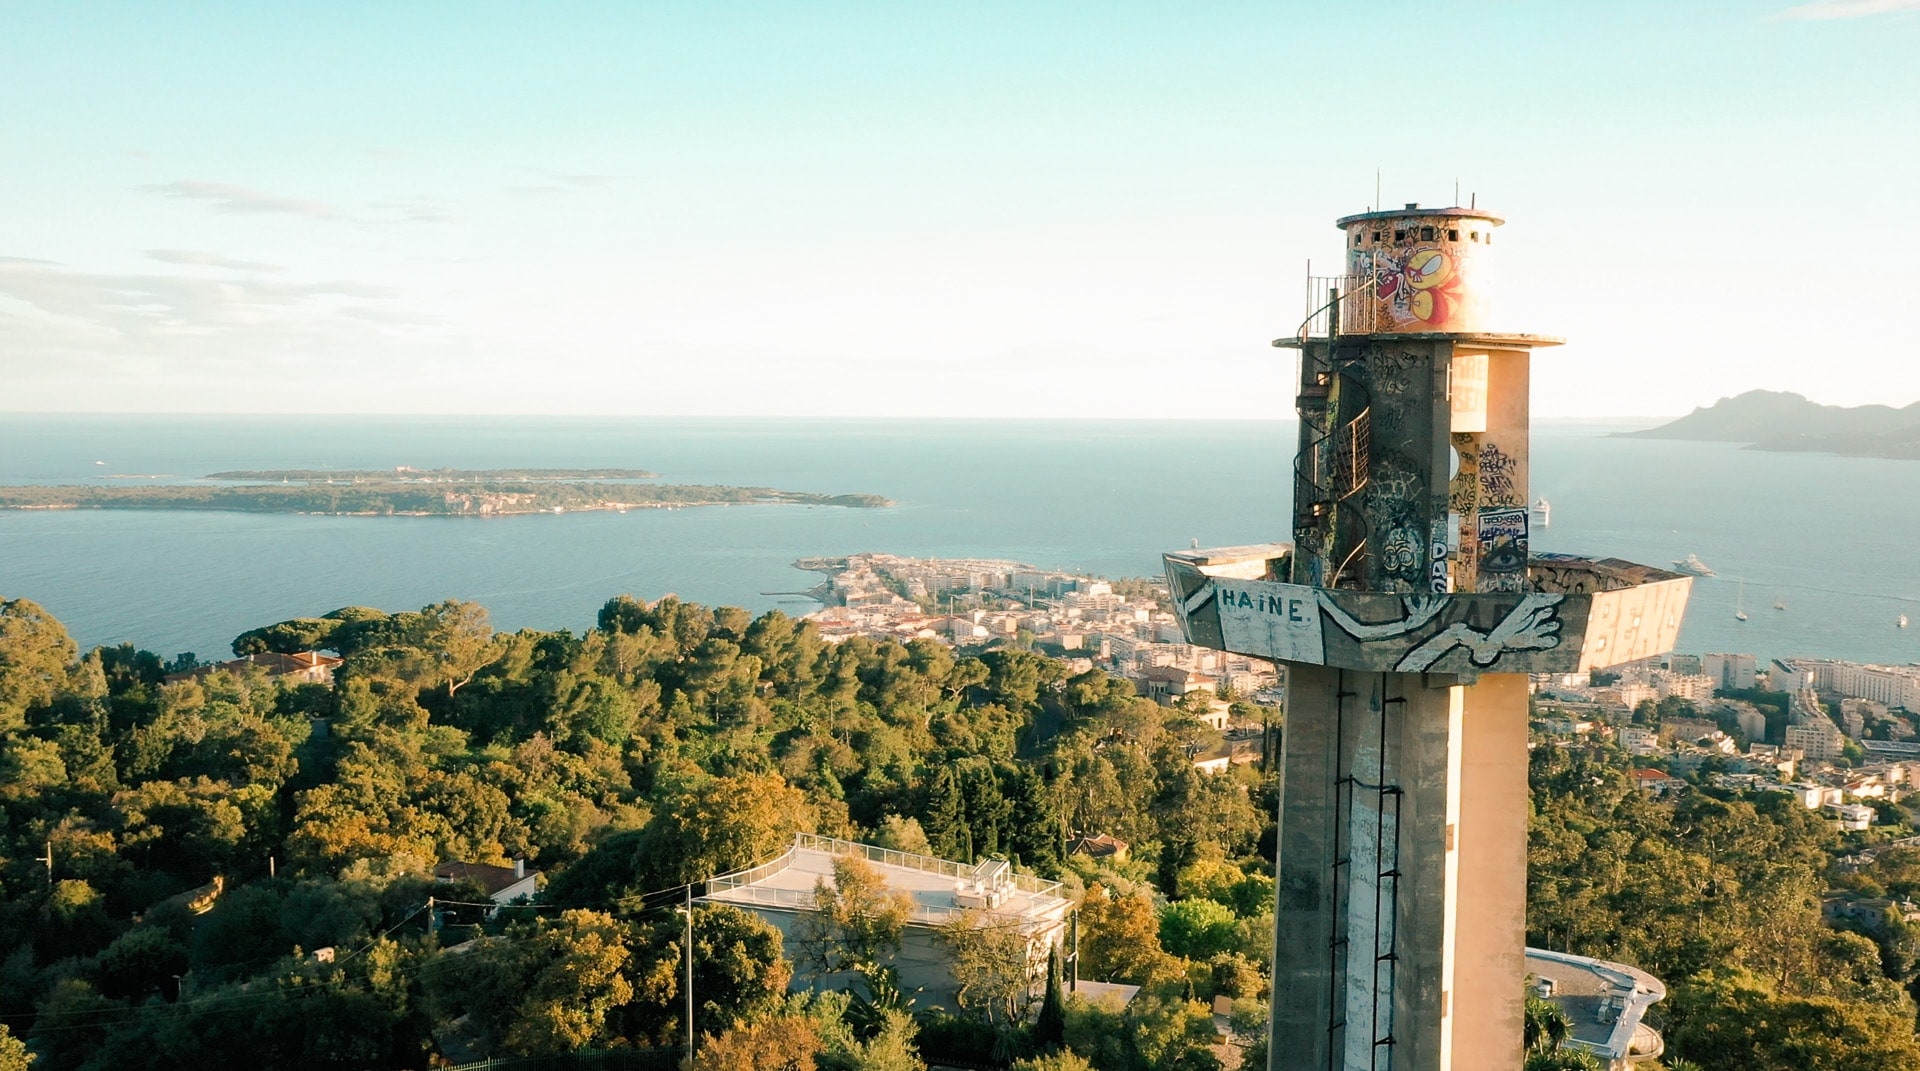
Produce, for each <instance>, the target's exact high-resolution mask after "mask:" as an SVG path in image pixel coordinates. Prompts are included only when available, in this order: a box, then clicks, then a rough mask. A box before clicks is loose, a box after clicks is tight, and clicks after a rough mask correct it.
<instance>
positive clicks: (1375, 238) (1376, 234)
mask: <svg viewBox="0 0 1920 1071" xmlns="http://www.w3.org/2000/svg"><path fill="white" fill-rule="evenodd" d="M1373 240H1374V241H1375V242H1378V241H1379V240H1380V232H1379V231H1374V232H1373Z"/></svg>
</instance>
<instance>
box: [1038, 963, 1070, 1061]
mask: <svg viewBox="0 0 1920 1071" xmlns="http://www.w3.org/2000/svg"><path fill="white" fill-rule="evenodd" d="M1065 1005H1066V998H1065V997H1064V996H1063V995H1062V994H1061V992H1060V950H1059V949H1056V948H1050V949H1048V950H1047V995H1046V996H1045V997H1044V998H1042V1000H1041V1001H1040V1015H1039V1016H1038V1017H1037V1018H1035V1019H1034V1021H1033V1044H1034V1048H1036V1049H1038V1050H1039V1051H1040V1052H1056V1051H1058V1050H1059V1048H1060V1046H1061V1044H1062V1043H1063V1042H1065V1041H1066V1039H1067V1011H1066V1007H1065Z"/></svg>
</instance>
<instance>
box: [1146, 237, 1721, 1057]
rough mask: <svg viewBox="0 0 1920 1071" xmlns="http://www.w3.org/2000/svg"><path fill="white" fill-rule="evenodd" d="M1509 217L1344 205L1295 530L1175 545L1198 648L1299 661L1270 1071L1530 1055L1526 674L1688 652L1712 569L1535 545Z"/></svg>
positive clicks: (1304, 347)
mask: <svg viewBox="0 0 1920 1071" xmlns="http://www.w3.org/2000/svg"><path fill="white" fill-rule="evenodd" d="M1501 222H1502V221H1501V219H1500V218H1499V217H1497V216H1494V215H1492V214H1490V213H1487V212H1483V211H1480V210H1478V209H1476V208H1458V207H1455V208H1438V209H1433V208H1428V209H1423V208H1420V207H1419V206H1418V205H1408V206H1407V207H1406V208H1405V209H1403V210H1398V211H1387V212H1366V213H1362V214H1360V215H1355V216H1348V217H1346V218H1344V219H1342V220H1340V221H1339V227H1340V229H1341V232H1342V234H1343V236H1344V238H1343V241H1344V244H1345V247H1346V272H1345V273H1344V274H1342V275H1339V276H1333V277H1326V278H1310V279H1309V280H1308V301H1307V318H1306V320H1305V322H1303V323H1302V324H1301V325H1300V327H1299V329H1298V331H1296V332H1295V334H1294V335H1293V336H1292V337H1289V338H1282V339H1279V340H1277V341H1276V342H1275V343H1274V344H1275V345H1276V346H1281V347H1286V348H1291V349H1296V350H1298V351H1299V352H1300V364H1299V368H1300V374H1299V382H1298V396H1297V408H1298V411H1299V416H1300V443H1299V453H1298V455H1297V457H1296V459H1295V463H1294V478H1293V541H1292V542H1291V543H1263V544H1255V545H1250V546H1239V547H1228V548H1221V549H1216V550H1192V551H1181V552H1176V553H1170V554H1168V555H1166V564H1167V579H1168V583H1169V585H1170V586H1171V588H1172V592H1173V595H1174V599H1175V602H1176V608H1177V610H1178V612H1179V615H1180V619H1181V624H1182V626H1183V628H1184V629H1185V630H1186V634H1187V637H1188V639H1189V640H1190V641H1191V642H1193V643H1195V644H1199V645H1201V646H1206V647H1212V648H1217V649H1221V650H1227V651H1233V652H1236V653H1240V654H1247V655H1253V656H1256V657H1260V658H1269V659H1273V660H1275V661H1277V662H1281V663H1284V664H1285V667H1286V672H1287V682H1288V684H1287V710H1286V717H1287V721H1286V734H1285V738H1284V746H1283V753H1282V760H1281V761H1282V766H1283V769H1282V778H1281V802H1280V814H1279V824H1280V835H1279V866H1278V874H1277V875H1276V877H1277V889H1276V900H1277V902H1276V904H1275V912H1274V996H1273V1009H1274V1011H1273V1040H1272V1046H1271V1050H1270V1051H1271V1054H1272V1055H1271V1067H1273V1068H1274V1069H1276V1071H1280V1069H1284V1071H1294V1069H1314V1071H1322V1069H1335V1071H1361V1069H1364V1071H1389V1069H1391V1071H1434V1069H1480V1068H1487V1069H1494V1068H1498V1069H1502V1071H1505V1069H1509V1068H1514V1067H1518V1066H1519V1065H1520V1062H1521V1053H1520V1045H1521V1023H1522V1008H1523V999H1522V981H1523V978H1524V974H1525V966H1524V960H1523V954H1522V949H1523V946H1524V944H1525V935H1526V847H1527V824H1526V823H1527V677H1526V675H1527V674H1528V673H1544V672H1553V673H1565V672H1576V671H1584V670H1590V669H1597V668H1602V667H1605V666H1611V665H1616V664H1619V663H1622V662H1627V661H1632V660H1634V659H1639V658H1645V657H1648V656H1650V655H1655V654H1660V653H1663V652H1666V651H1668V650H1670V649H1671V648H1672V645H1673V641H1674V638H1675V636H1676V635H1677V633H1678V631H1679V627H1680V617H1681V613H1682V611H1683V610H1684V608H1685V605H1686V600H1687V595H1688V592H1689V585H1690V583H1691V582H1690V580H1689V579H1688V578H1687V577H1684V576H1680V575H1678V574H1675V573H1670V572H1666V571H1663V570H1659V569H1654V568H1650V567H1647V566H1642V565H1634V564H1632V563H1630V562H1623V561H1619V560H1617V559H1612V558H1588V557H1576V556H1570V555H1559V554H1551V555H1549V554H1533V553H1531V548H1530V539H1529V536H1530V528H1531V525H1530V516H1531V514H1530V510H1529V506H1528V488H1527V472H1528V465H1527V462H1528V414H1527V389H1528V388H1527V383H1528V380H1527V376H1528V363H1529V361H1530V359H1531V355H1532V351H1533V350H1535V349H1537V348H1541V347H1546V346H1553V345H1557V344H1558V343H1559V340H1558V339H1554V338H1549V337H1546V336H1542V335H1531V334H1519V333H1513V332H1504V331H1501V330H1497V329H1496V328H1497V327H1498V326H1501V322H1500V321H1498V320H1496V319H1495V317H1494V313H1493V310H1492V307H1491V301H1490V298H1491V297H1492V296H1493V292H1492V289H1491V287H1490V276H1491V268H1492V260H1493V240H1494V231H1495V229H1496V228H1497V227H1499V226H1500V225H1501Z"/></svg>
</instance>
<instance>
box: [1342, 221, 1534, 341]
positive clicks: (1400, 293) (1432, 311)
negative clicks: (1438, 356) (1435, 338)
mask: <svg viewBox="0 0 1920 1071" xmlns="http://www.w3.org/2000/svg"><path fill="white" fill-rule="evenodd" d="M1344 226H1345V230H1346V246H1347V274H1349V275H1361V276H1367V277H1370V278H1377V279H1378V283H1377V284H1376V285H1375V286H1374V288H1373V293H1372V295H1371V298H1372V302H1371V304H1372V309H1371V316H1372V327H1371V330H1373V331H1376V332H1385V331H1483V330H1490V325H1489V324H1488V322H1487V321H1488V319H1489V316H1490V309H1489V306H1488V301H1487V296H1488V294H1489V292H1490V291H1491V289H1492V288H1491V286H1490V285H1489V283H1490V281H1491V280H1490V275H1491V268H1492V259H1493V257H1492V244H1493V229H1494V227H1495V226H1496V224H1495V222H1494V220H1493V219H1492V217H1490V216H1479V217H1474V216H1443V215H1439V214H1428V213H1421V212H1418V211H1415V212H1410V213H1405V214H1396V215H1393V216H1391V217H1387V218H1380V217H1375V218H1364V217H1363V218H1351V219H1349V220H1348V221H1347V222H1346V223H1345V225H1344Z"/></svg>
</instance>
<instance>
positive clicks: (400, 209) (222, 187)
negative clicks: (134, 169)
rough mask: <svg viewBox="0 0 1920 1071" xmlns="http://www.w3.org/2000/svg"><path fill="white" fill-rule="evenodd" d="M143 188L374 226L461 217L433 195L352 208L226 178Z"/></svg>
mask: <svg viewBox="0 0 1920 1071" xmlns="http://www.w3.org/2000/svg"><path fill="white" fill-rule="evenodd" d="M140 189H142V190H145V191H146V192H148V193H153V194H159V195H160V196H162V197H176V198H180V199H182V200H188V201H204V202H206V203H207V205H209V206H210V207H212V208H213V210H214V211H216V212H238V213H277V214H281V215H290V216H300V217H303V218H305V219H319V220H331V221H338V222H343V223H360V224H366V225H370V226H384V225H388V224H394V223H458V222H460V218H459V217H458V216H455V215H453V214H452V213H451V212H448V211H447V210H446V208H445V207H444V206H443V204H442V203H441V202H440V201H438V200H436V199H435V198H431V197H396V198H390V199H388V200H384V201H374V202H372V203H369V204H365V205H362V206H361V207H360V208H359V209H358V210H356V211H349V210H348V209H345V208H342V207H341V206H339V205H336V204H330V203H328V202H326V201H313V200H308V199H306V198H301V197H283V196H281V195H279V194H277V193H268V192H266V191H265V190H256V189H251V188H249V187H246V186H235V185H232V184H230V183H225V182H200V181H196V180H192V179H183V180H181V181H178V182H162V183H157V184H154V185H150V186H142V187H140Z"/></svg>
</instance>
